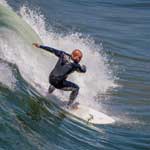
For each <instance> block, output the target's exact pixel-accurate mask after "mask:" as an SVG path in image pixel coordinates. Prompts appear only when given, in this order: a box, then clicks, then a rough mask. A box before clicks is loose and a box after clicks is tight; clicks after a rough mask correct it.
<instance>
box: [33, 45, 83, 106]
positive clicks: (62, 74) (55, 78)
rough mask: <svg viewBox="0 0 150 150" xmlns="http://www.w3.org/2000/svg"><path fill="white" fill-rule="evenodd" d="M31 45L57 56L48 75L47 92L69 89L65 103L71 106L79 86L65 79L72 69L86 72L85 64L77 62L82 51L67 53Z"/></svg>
mask: <svg viewBox="0 0 150 150" xmlns="http://www.w3.org/2000/svg"><path fill="white" fill-rule="evenodd" d="M33 46H35V47H37V48H41V49H44V50H46V51H48V52H51V53H53V54H54V55H55V56H57V57H58V58H59V59H58V61H57V63H56V65H55V67H54V69H53V70H52V72H51V73H50V75H49V83H50V86H49V89H48V92H49V93H52V92H53V91H54V90H55V89H60V90H64V91H71V94H70V98H69V102H68V104H67V105H68V106H71V105H72V104H73V102H74V100H75V99H76V97H77V95H78V93H79V86H78V85H77V84H75V83H73V82H70V81H67V80H66V79H67V77H68V75H69V74H71V73H73V72H74V71H77V72H81V73H85V72H86V66H85V65H80V64H79V62H80V61H81V59H82V57H83V54H82V52H81V51H80V50H79V49H75V50H74V51H73V52H72V53H71V54H68V53H66V52H64V51H61V50H57V49H54V48H52V47H47V46H43V45H40V44H38V43H33Z"/></svg>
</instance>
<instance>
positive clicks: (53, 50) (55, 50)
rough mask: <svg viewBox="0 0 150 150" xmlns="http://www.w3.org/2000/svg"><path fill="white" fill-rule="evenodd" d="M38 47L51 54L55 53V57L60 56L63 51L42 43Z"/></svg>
mask: <svg viewBox="0 0 150 150" xmlns="http://www.w3.org/2000/svg"><path fill="white" fill-rule="evenodd" d="M40 48H42V49H44V50H46V51H48V52H51V53H53V54H55V55H56V56H57V57H60V56H61V55H62V54H63V53H64V52H63V51H60V50H57V49H55V48H52V47H48V46H43V45H40Z"/></svg>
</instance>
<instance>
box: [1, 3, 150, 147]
mask: <svg viewBox="0 0 150 150" xmlns="http://www.w3.org/2000/svg"><path fill="white" fill-rule="evenodd" d="M148 6H149V2H148V1H144V0H143V1H141V0H133V1H132V2H131V1H129V0H127V1H122V0H121V1H119V2H117V1H116V2H115V1H111V0H105V1H103V0H102V1H96V0H94V1H92V2H89V1H74V0H70V1H54V0H52V1H51V2H47V1H46V0H43V1H29V0H27V1H26V3H24V2H22V1H21V2H19V1H15V0H8V2H6V1H5V0H0V149H2V150H9V149H10V150H13V149H14V150H17V149H18V150H20V149H23V150H27V149H29V150H30V149H32V150H33V149H35V150H37V149H38V150H47V149H54V150H84V149H86V150H98V149H102V150H103V149H104V150H107V149H108V150H116V149H121V150H131V149H133V150H134V149H135V150H141V149H148V148H149V146H150V145H149V139H150V133H149V131H150V127H149V124H150V119H149V118H150V111H149V110H150V105H149V104H150V103H149V98H150V94H149V85H150V84H149V83H150V82H149V81H150V78H149V62H150V59H149V56H150V53H149V51H148V49H149V46H148V45H149V41H148V39H149V37H150V34H149V32H148V31H149V26H150V22H149V20H150V17H149V9H148ZM33 42H39V43H41V44H44V45H48V46H51V47H54V48H58V49H61V50H65V51H66V52H68V53H71V51H72V50H73V49H75V48H79V49H81V50H82V51H83V53H84V57H83V61H82V62H81V63H82V64H85V65H86V66H87V69H88V71H87V73H86V74H78V73H74V74H72V75H71V76H70V77H69V80H71V81H73V82H75V83H77V84H78V85H79V86H80V94H79V96H78V99H77V101H79V102H80V103H82V104H84V105H88V106H90V107H93V108H94V109H97V110H100V111H102V112H104V113H106V114H108V115H110V116H112V117H113V118H114V119H115V120H116V122H115V124H112V125H102V126H92V125H87V124H86V123H84V122H82V121H81V120H78V119H76V118H71V116H69V115H67V114H64V112H63V111H62V110H60V108H59V107H58V106H56V105H55V104H53V102H52V101H53V100H54V99H55V96H56V97H57V98H59V99H61V100H62V101H63V100H67V99H68V96H69V93H67V92H61V91H59V90H56V91H55V92H54V99H48V98H47V97H46V94H47V89H48V86H49V83H48V76H49V73H50V71H51V70H52V69H53V67H54V65H55V63H56V61H57V58H55V57H54V56H53V55H52V54H50V53H47V52H45V51H43V50H41V49H36V48H33V47H32V43H33Z"/></svg>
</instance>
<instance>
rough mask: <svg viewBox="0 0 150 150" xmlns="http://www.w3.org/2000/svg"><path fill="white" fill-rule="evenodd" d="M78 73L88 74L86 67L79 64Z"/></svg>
mask: <svg viewBox="0 0 150 150" xmlns="http://www.w3.org/2000/svg"><path fill="white" fill-rule="evenodd" d="M76 71H78V72H81V73H85V72H86V66H85V65H82V66H81V65H80V64H78V65H77V69H76Z"/></svg>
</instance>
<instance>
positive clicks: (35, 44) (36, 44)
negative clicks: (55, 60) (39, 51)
mask: <svg viewBox="0 0 150 150" xmlns="http://www.w3.org/2000/svg"><path fill="white" fill-rule="evenodd" d="M32 45H33V46H35V47H37V48H39V47H40V44H38V43H33V44H32Z"/></svg>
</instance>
